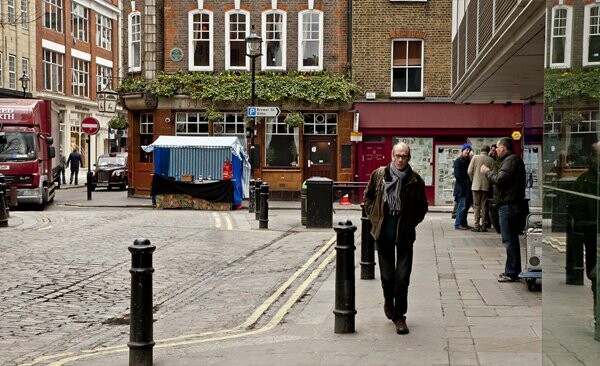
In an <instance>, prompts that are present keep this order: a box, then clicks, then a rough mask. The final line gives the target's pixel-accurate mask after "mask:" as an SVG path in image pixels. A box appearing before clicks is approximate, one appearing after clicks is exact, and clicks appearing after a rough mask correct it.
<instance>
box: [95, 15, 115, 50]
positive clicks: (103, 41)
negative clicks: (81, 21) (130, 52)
mask: <svg viewBox="0 0 600 366" xmlns="http://www.w3.org/2000/svg"><path fill="white" fill-rule="evenodd" d="M96 46H98V47H100V48H104V49H105V50H109V51H110V50H112V19H110V18H109V17H107V16H104V15H102V14H99V13H96Z"/></svg>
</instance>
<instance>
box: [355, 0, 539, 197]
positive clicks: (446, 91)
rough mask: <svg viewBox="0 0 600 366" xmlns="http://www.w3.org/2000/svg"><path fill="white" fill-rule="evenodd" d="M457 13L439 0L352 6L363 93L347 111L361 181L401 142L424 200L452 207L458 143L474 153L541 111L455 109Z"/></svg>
mask: <svg viewBox="0 0 600 366" xmlns="http://www.w3.org/2000/svg"><path fill="white" fill-rule="evenodd" d="M463 10H464V9H458V8H457V7H456V6H453V2H450V1H444V0H429V1H390V0H364V1H354V2H353V3H352V75H353V79H354V80H355V81H356V82H357V83H358V84H359V85H360V86H361V87H362V89H363V90H364V92H365V93H364V94H363V95H362V96H361V98H360V99H358V100H356V101H355V103H354V108H353V109H354V110H355V111H357V114H358V115H359V117H358V131H357V134H356V136H357V138H355V139H356V140H360V139H362V141H360V142H357V143H356V145H357V147H358V149H357V152H358V155H357V156H358V159H359V160H360V163H359V164H357V170H356V171H355V174H356V176H357V179H359V180H360V181H366V180H368V178H369V175H370V173H371V172H372V171H373V169H375V168H376V167H378V166H380V165H384V164H386V163H389V160H390V151H391V147H392V145H393V144H394V143H395V142H396V141H398V140H399V139H400V140H405V141H408V142H409V143H410V145H411V147H412V153H413V158H412V161H411V165H412V166H413V168H415V170H417V171H418V172H419V173H420V174H421V175H422V176H423V178H424V179H425V182H426V190H427V196H428V199H429V201H430V202H431V203H434V204H438V205H439V204H449V203H452V202H453V200H454V198H453V196H452V190H453V182H454V179H453V175H452V162H453V160H454V158H455V157H456V154H457V153H458V151H459V149H460V147H461V145H462V144H463V143H465V142H470V143H471V144H472V145H473V147H474V149H475V151H478V149H479V148H481V146H482V145H484V144H486V145H489V144H492V143H495V142H496V141H497V139H498V138H499V137H502V136H509V135H511V133H512V132H513V131H515V130H519V131H523V123H522V122H523V120H524V119H527V118H531V116H532V115H535V114H536V113H537V114H539V115H541V108H540V107H539V106H538V107H535V106H531V105H529V104H522V101H521V100H503V101H494V100H487V101H486V102H485V104H475V103H469V104H462V103H458V104H457V103H455V101H454V100H453V99H452V98H451V90H452V86H453V73H455V71H453V69H452V65H453V62H452V57H453V43H452V40H453V38H454V35H455V34H456V33H457V28H456V24H457V23H456V15H457V14H458V13H461V12H462V11H463ZM461 14H462V13H461ZM384 15H385V16H384ZM453 15H454V16H455V17H454V19H455V23H453ZM461 19H462V15H461ZM462 50H463V51H464V48H463V49H462ZM459 102H462V101H459ZM360 135H362V137H361V136H360ZM535 194H536V195H537V194H538V192H536V193H535ZM536 197H537V196H536Z"/></svg>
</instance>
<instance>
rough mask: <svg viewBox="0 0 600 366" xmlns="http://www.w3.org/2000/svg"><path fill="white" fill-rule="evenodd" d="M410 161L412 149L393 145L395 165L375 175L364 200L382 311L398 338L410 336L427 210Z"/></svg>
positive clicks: (378, 170)
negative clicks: (412, 286)
mask: <svg viewBox="0 0 600 366" xmlns="http://www.w3.org/2000/svg"><path fill="white" fill-rule="evenodd" d="M409 161H410V147H409V146H408V145H407V144H406V143H404V142H399V143H397V144H396V145H394V147H393V148H392V162H391V163H390V164H389V165H387V166H384V167H380V168H377V169H376V170H375V171H373V173H372V174H371V179H370V180H369V184H368V185H367V188H366V190H365V197H364V205H365V212H366V213H367V216H368V217H369V219H370V221H371V223H372V224H373V227H372V229H371V235H372V236H373V238H374V239H375V245H376V247H377V253H378V256H379V270H380V273H381V286H382V287H383V297H384V300H385V302H384V305H383V310H384V312H385V315H386V317H387V318H388V319H391V320H392V321H393V322H394V325H395V326H396V333H398V334H408V332H409V329H408V326H407V325H406V312H407V309H408V286H409V283H410V274H411V271H412V260H413V244H414V242H415V239H416V230H415V228H416V227H417V225H418V224H419V223H420V222H421V221H423V218H424V217H425V214H426V213H427V209H428V204H427V197H426V195H425V182H424V181H423V179H422V178H421V176H419V174H417V173H415V172H414V171H413V170H412V168H411V167H410V165H408V162H409Z"/></svg>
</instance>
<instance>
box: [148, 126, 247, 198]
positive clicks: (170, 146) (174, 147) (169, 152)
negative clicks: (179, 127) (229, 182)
mask: <svg viewBox="0 0 600 366" xmlns="http://www.w3.org/2000/svg"><path fill="white" fill-rule="evenodd" d="M144 151H146V152H151V151H154V173H155V174H159V175H163V176H169V177H174V178H175V179H176V180H182V179H181V178H182V176H183V175H189V174H191V175H193V177H194V179H199V178H200V177H202V178H203V179H204V180H209V179H211V180H222V179H223V163H224V162H225V161H227V160H229V161H232V162H233V161H234V159H237V160H238V161H239V162H240V163H241V164H239V166H241V167H242V169H241V171H240V172H239V173H238V174H236V173H237V172H235V171H234V178H235V179H236V180H238V182H240V183H241V184H242V185H243V186H244V196H247V194H246V191H247V188H246V187H247V184H248V183H247V180H248V177H249V175H250V174H249V173H250V163H249V162H248V155H247V154H246V151H245V150H244V147H243V145H242V144H241V143H240V141H239V139H238V138H237V137H235V136H159V137H158V138H157V139H156V141H154V142H153V143H152V144H151V145H149V146H144ZM236 165H237V164H236Z"/></svg>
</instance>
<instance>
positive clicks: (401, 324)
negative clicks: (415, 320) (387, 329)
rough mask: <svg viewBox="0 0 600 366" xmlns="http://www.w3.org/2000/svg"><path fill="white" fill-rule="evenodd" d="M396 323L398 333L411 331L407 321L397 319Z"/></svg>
mask: <svg viewBox="0 0 600 366" xmlns="http://www.w3.org/2000/svg"><path fill="white" fill-rule="evenodd" d="M394 324H395V325H396V333H398V334H408V332H409V330H408V325H406V321H405V320H396V321H395V322H394Z"/></svg>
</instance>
